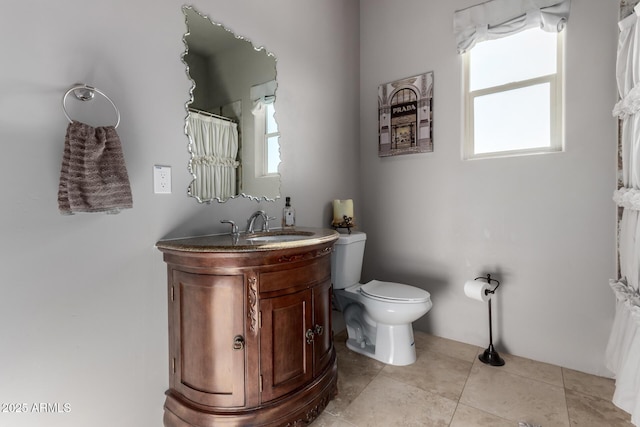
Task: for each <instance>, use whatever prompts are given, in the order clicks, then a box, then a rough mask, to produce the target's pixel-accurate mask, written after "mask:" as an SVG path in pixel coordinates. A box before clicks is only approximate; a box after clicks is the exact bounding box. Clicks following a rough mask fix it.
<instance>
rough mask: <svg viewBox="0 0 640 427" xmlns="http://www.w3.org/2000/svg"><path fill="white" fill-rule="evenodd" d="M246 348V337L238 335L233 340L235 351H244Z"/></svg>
mask: <svg viewBox="0 0 640 427" xmlns="http://www.w3.org/2000/svg"><path fill="white" fill-rule="evenodd" d="M243 348H244V337H243V336H242V335H236V337H235V338H234V339H233V349H234V350H242V349H243Z"/></svg>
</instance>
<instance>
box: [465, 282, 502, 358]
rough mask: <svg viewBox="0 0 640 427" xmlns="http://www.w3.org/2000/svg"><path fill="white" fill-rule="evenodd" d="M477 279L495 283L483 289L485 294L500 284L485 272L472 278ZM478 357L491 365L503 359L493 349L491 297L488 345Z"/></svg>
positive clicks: (492, 291) (493, 291) (493, 290)
mask: <svg viewBox="0 0 640 427" xmlns="http://www.w3.org/2000/svg"><path fill="white" fill-rule="evenodd" d="M478 279H483V280H486V281H487V283H488V284H491V282H495V283H497V285H496V287H495V288H493V289H492V290H489V289H485V290H484V294H485V295H489V294H494V293H495V292H496V289H498V286H500V282H499V281H497V280H496V279H492V278H491V275H490V274H487V277H476V278H475V279H473V280H478ZM478 359H480V361H481V362H482V363H484V364H487V365H491V366H503V365H504V359H503V358H502V357H500V355H499V354H498V352H497V351H496V350H495V348H493V327H492V325H491V298H489V347H487V349H486V350H485V351H484V353H482V354H481V355H480V356H478Z"/></svg>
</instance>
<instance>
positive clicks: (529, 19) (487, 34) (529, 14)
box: [453, 0, 571, 53]
mask: <svg viewBox="0 0 640 427" xmlns="http://www.w3.org/2000/svg"><path fill="white" fill-rule="evenodd" d="M570 8H571V0H490V1H487V2H485V3H481V4H478V5H475V6H471V7H468V8H466V9H462V10H458V11H456V12H455V14H454V16H453V30H454V33H455V35H456V42H457V45H458V53H464V52H466V51H468V50H469V49H471V48H472V47H473V46H475V44H476V43H478V42H481V41H485V40H494V39H499V38H501V37H505V36H509V35H512V34H516V33H518V32H520V31H524V30H528V29H530V28H541V29H543V30H545V31H549V32H560V31H562V30H563V29H564V27H565V24H566V22H567V20H568V19H569V10H570Z"/></svg>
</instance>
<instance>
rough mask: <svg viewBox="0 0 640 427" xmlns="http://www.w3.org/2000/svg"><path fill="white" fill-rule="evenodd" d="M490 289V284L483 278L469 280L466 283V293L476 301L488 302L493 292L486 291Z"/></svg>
mask: <svg viewBox="0 0 640 427" xmlns="http://www.w3.org/2000/svg"><path fill="white" fill-rule="evenodd" d="M487 289H489V284H488V283H487V282H485V281H482V280H467V281H466V282H465V284H464V294H465V295H466V296H468V297H469V298H471V299H474V300H476V301H482V302H487V301H489V300H490V299H491V295H492V294H487V293H486V292H485V291H486V290H487Z"/></svg>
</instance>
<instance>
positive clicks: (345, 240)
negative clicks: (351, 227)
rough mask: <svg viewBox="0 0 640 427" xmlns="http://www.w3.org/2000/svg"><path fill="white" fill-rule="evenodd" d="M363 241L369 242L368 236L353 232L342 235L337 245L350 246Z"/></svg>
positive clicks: (360, 232)
mask: <svg viewBox="0 0 640 427" xmlns="http://www.w3.org/2000/svg"><path fill="white" fill-rule="evenodd" d="M363 240H367V234H366V233H363V232H362V231H352V232H351V234H343V233H340V237H338V240H337V241H336V245H348V244H349V243H355V242H361V241H363Z"/></svg>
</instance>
